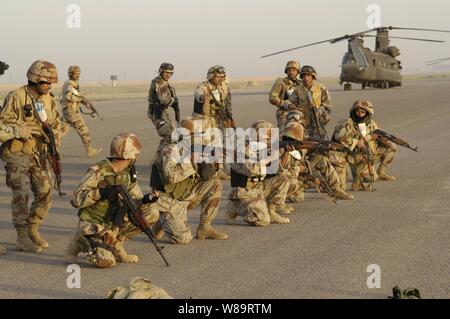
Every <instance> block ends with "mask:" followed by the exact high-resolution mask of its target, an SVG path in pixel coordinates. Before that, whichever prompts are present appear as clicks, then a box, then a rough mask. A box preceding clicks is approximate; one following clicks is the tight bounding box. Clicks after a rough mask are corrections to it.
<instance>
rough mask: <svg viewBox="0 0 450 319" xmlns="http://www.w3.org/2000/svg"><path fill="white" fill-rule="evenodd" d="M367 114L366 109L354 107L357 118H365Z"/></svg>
mask: <svg viewBox="0 0 450 319" xmlns="http://www.w3.org/2000/svg"><path fill="white" fill-rule="evenodd" d="M366 115H367V112H366V110H364V109H356V116H358V117H359V118H361V119H363V118H365V117H366Z"/></svg>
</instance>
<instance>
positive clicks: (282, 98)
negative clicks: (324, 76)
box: [269, 61, 300, 130]
mask: <svg viewBox="0 0 450 319" xmlns="http://www.w3.org/2000/svg"><path fill="white" fill-rule="evenodd" d="M284 73H286V77H285V78H278V79H277V80H276V81H275V83H274V85H273V87H272V90H271V91H270V95H269V102H270V103H271V104H273V105H275V106H276V107H277V108H278V110H277V113H276V117H277V122H278V127H279V128H280V130H281V129H283V127H284V124H285V122H286V115H287V114H288V113H289V111H290V110H291V109H292V106H291V103H289V101H288V100H289V97H290V96H291V94H292V93H293V92H294V89H295V87H296V86H297V85H299V84H300V79H299V75H300V63H299V62H297V61H289V62H288V63H287V64H286V68H285V69H284Z"/></svg>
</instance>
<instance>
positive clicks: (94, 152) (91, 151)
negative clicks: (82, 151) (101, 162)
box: [86, 146, 103, 157]
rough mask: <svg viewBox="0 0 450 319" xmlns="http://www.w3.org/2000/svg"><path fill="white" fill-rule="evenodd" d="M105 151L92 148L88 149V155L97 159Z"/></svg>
mask: <svg viewBox="0 0 450 319" xmlns="http://www.w3.org/2000/svg"><path fill="white" fill-rule="evenodd" d="M102 151H103V148H101V147H100V148H93V147H92V146H88V147H86V153H87V156H88V157H95V156H97V155H98V154H100V153H101V152H102Z"/></svg>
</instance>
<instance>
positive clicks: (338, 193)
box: [334, 188, 355, 200]
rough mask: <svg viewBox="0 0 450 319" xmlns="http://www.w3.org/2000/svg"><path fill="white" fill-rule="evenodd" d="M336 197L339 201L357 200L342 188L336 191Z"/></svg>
mask: <svg viewBox="0 0 450 319" xmlns="http://www.w3.org/2000/svg"><path fill="white" fill-rule="evenodd" d="M334 197H335V198H336V199H339V200H353V199H354V198H355V196H353V195H352V194H349V193H347V192H346V191H344V190H342V189H340V188H339V189H337V190H336V193H335V194H334Z"/></svg>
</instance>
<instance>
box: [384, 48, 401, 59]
mask: <svg viewBox="0 0 450 319" xmlns="http://www.w3.org/2000/svg"><path fill="white" fill-rule="evenodd" d="M386 54H388V55H390V56H391V57H393V58H396V57H398V56H399V55H400V49H399V48H397V47H394V46H391V47H389V48H387V49H386Z"/></svg>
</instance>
